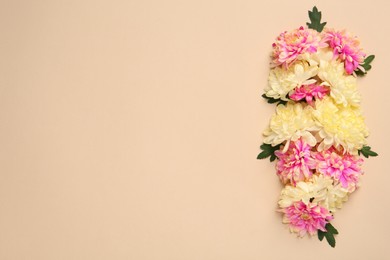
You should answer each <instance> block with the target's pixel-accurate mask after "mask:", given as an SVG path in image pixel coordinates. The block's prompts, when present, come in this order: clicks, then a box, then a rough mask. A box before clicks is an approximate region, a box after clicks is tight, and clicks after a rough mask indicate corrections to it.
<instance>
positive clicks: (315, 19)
mask: <svg viewBox="0 0 390 260" xmlns="http://www.w3.org/2000/svg"><path fill="white" fill-rule="evenodd" d="M321 16H322V15H321V12H319V11H318V9H317V7H316V6H314V7H313V10H312V11H310V10H309V18H310V23H306V24H307V26H308V27H309V28H310V29H314V30H316V31H317V32H322V30H323V29H324V27H325V25H326V22H323V23H321Z"/></svg>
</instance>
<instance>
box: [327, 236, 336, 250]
mask: <svg viewBox="0 0 390 260" xmlns="http://www.w3.org/2000/svg"><path fill="white" fill-rule="evenodd" d="M325 238H326V241H328V244H329V245H330V246H331V247H335V246H336V239H335V238H334V236H333V235H328V233H326V235H325Z"/></svg>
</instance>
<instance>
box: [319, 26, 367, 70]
mask: <svg viewBox="0 0 390 260" xmlns="http://www.w3.org/2000/svg"><path fill="white" fill-rule="evenodd" d="M324 40H325V41H326V42H327V43H328V44H329V47H331V48H332V49H333V53H334V55H335V56H336V57H338V58H339V59H340V60H341V61H344V65H345V71H346V72H347V73H348V74H352V73H353V71H354V70H356V68H357V67H358V66H359V64H361V63H363V62H364V57H365V56H366V54H365V53H364V52H363V50H362V49H361V48H360V46H359V44H360V42H359V40H358V39H357V37H352V36H351V35H350V34H349V33H347V32H346V31H345V30H343V31H336V30H334V29H327V30H326V31H325V37H324Z"/></svg>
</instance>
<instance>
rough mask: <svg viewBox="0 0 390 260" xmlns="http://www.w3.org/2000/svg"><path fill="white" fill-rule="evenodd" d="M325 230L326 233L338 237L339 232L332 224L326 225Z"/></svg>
mask: <svg viewBox="0 0 390 260" xmlns="http://www.w3.org/2000/svg"><path fill="white" fill-rule="evenodd" d="M325 228H326V231H327V232H331V233H333V234H335V235H338V234H339V232H338V231H337V229H336V228H335V227H334V226H333V225H332V224H330V223H328V224H326V226H325Z"/></svg>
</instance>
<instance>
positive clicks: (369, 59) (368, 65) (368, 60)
mask: <svg viewBox="0 0 390 260" xmlns="http://www.w3.org/2000/svg"><path fill="white" fill-rule="evenodd" d="M374 59H375V55H370V56H368V57H367V58H365V59H364V63H363V64H361V66H362V67H363V68H364V70H365V71H363V70H361V69H359V68H358V69H357V70H355V73H356V75H358V76H364V75H366V74H367V71H369V70H370V69H371V67H372V66H371V62H372V61H373V60H374Z"/></svg>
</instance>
